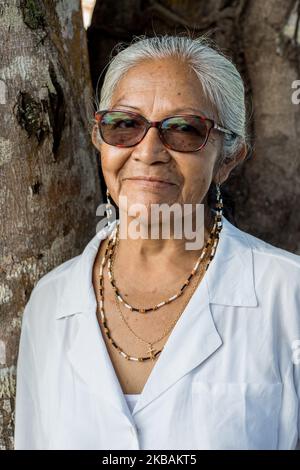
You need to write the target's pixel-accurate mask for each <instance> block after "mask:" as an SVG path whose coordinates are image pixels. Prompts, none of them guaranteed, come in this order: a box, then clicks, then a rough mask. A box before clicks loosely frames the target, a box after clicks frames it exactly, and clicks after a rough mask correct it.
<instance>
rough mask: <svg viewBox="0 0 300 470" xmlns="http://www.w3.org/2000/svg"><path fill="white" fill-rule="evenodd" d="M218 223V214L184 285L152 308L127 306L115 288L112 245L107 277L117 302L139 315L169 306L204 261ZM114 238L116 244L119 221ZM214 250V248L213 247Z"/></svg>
mask: <svg viewBox="0 0 300 470" xmlns="http://www.w3.org/2000/svg"><path fill="white" fill-rule="evenodd" d="M218 222H219V214H218V213H216V215H215V220H214V224H213V227H212V229H211V231H210V234H209V237H208V240H207V242H206V245H205V247H204V248H203V249H202V250H201V255H200V256H199V258H198V260H197V262H196V264H195V266H194V268H193V269H192V272H191V274H190V275H189V276H188V278H187V279H186V281H185V282H184V284H183V285H182V286H181V288H180V290H179V292H178V293H177V294H175V295H173V296H172V297H170V298H169V299H167V300H164V301H162V302H160V303H158V304H157V305H155V306H154V307H149V308H137V307H133V306H132V305H129V304H128V302H126V301H125V300H124V299H123V297H122V295H121V293H120V291H119V289H118V287H117V286H116V282H115V279H114V277H113V273H112V257H113V254H114V250H115V246H116V243H115V242H114V244H113V249H112V250H111V251H110V253H109V259H108V269H107V271H108V277H109V281H110V283H111V286H112V288H113V289H114V291H115V295H116V297H117V298H118V300H119V301H120V302H122V304H123V305H124V306H125V307H126V308H128V309H129V310H131V311H132V312H139V313H147V312H150V311H152V310H157V309H159V308H160V307H163V306H164V305H167V304H169V303H170V302H172V301H173V300H176V299H177V298H178V297H180V296H181V295H182V294H183V292H184V290H185V289H186V287H187V286H188V285H189V284H190V281H191V279H192V278H193V276H194V275H195V274H196V272H197V270H198V268H199V265H200V263H201V262H202V260H203V259H204V257H205V255H206V253H207V251H208V249H209V247H210V246H211V245H213V243H214V241H215V234H217V233H218V231H219V227H218ZM116 238H117V243H118V241H119V221H118V222H117V225H116ZM213 248H214V246H213Z"/></svg>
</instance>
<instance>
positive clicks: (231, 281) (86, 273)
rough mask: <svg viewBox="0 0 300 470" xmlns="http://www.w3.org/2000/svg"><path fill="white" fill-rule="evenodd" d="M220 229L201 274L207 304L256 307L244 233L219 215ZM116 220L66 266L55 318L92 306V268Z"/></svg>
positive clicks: (251, 256) (251, 269)
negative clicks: (211, 256) (205, 269)
mask: <svg viewBox="0 0 300 470" xmlns="http://www.w3.org/2000/svg"><path fill="white" fill-rule="evenodd" d="M222 220H223V228H222V230H221V233H220V239H219V244H218V247H217V250H216V254H215V257H214V259H213V261H212V263H211V264H210V266H209V269H208V270H207V273H206V275H205V277H204V280H205V283H206V284H207V292H208V297H209V303H211V304H220V305H229V306H230V305H231V306H240V307H256V306H257V298H256V294H255V288H254V272H253V253H252V249H251V246H250V244H249V242H248V239H247V234H246V233H245V232H243V231H242V230H240V229H238V228H237V227H235V226H234V225H233V224H231V223H230V222H229V221H228V220H227V219H226V218H225V217H224V216H223V219H222ZM115 223H116V221H114V222H113V223H112V225H111V226H110V227H107V226H106V227H104V228H103V229H102V230H100V231H99V232H97V234H96V235H95V236H94V237H93V238H92V239H91V240H90V242H89V243H88V244H87V245H86V247H85V248H84V250H83V252H82V253H81V254H80V255H79V256H77V257H76V258H74V261H73V263H72V264H71V266H68V267H67V272H66V277H67V282H66V281H65V285H64V286H63V291H62V294H61V297H60V302H59V308H58V310H57V314H56V318H62V317H66V316H69V315H73V314H75V313H88V312H89V311H90V310H91V308H93V307H94V305H95V294H94V289H93V284H92V268H93V264H94V260H95V257H96V255H97V252H98V249H99V245H100V243H101V240H103V239H105V238H106V237H107V236H108V235H109V233H110V232H111V230H113V227H114V226H115Z"/></svg>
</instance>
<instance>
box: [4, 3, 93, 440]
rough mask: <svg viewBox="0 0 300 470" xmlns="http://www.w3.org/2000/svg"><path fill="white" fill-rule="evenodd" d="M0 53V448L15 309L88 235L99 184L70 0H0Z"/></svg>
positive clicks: (18, 313)
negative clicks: (41, 279)
mask: <svg viewBox="0 0 300 470" xmlns="http://www.w3.org/2000/svg"><path fill="white" fill-rule="evenodd" d="M0 54H1V57H0V84H1V88H0V111H1V126H0V213H1V225H0V309H1V313H0V449H13V446H14V442H13V432H14V398H15V382H16V380H15V372H16V360H17V353H18V343H19V335H20V327H21V321H22V313H23V309H24V306H25V304H26V303H27V301H28V299H29V296H30V293H31V290H32V288H33V287H34V285H35V283H36V282H37V280H39V279H40V278H41V277H42V276H43V275H44V274H46V273H47V272H48V271H50V270H51V269H52V268H54V267H56V266H57V265H59V264H61V263H62V262H64V261H65V260H67V259H69V258H71V257H73V256H76V255H77V254H79V253H80V252H81V251H82V249H83V247H84V245H85V244H86V243H87V241H88V240H89V239H90V238H91V237H92V236H94V235H95V233H96V220H95V214H96V207H97V206H98V204H99V203H100V185H99V175H98V168H97V158H96V153H95V151H94V148H93V146H92V144H91V139H90V135H89V131H90V127H91V126H90V124H91V122H92V121H91V118H92V115H91V111H92V87H91V83H90V76H89V64H88V57H87V47H86V37H85V31H84V28H83V24H82V13H81V7H80V2H79V0H73V1H71V2H68V1H64V0H58V1H55V2H53V1H50V0H47V1H43V2H42V1H39V0H19V1H18V0H7V1H5V0H0ZM41 314H42V312H41Z"/></svg>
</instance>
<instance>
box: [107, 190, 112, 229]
mask: <svg viewBox="0 0 300 470" xmlns="http://www.w3.org/2000/svg"><path fill="white" fill-rule="evenodd" d="M109 196H110V194H109V191H108V189H107V188H106V198H107V202H106V204H105V210H106V216H107V225H108V226H110V225H111V224H112V222H113V220H114V219H113V217H112V215H113V210H114V206H113V205H112V203H111V200H110V199H109Z"/></svg>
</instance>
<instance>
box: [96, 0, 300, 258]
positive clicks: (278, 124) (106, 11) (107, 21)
mask: <svg viewBox="0 0 300 470" xmlns="http://www.w3.org/2000/svg"><path fill="white" fill-rule="evenodd" d="M299 17H300V0H287V1H285V2H283V1H282V0H268V1H264V2H263V1H261V0H197V1H195V0H176V1H174V0H161V1H155V0H146V1H143V2H141V1H139V0H115V1H114V2H113V6H112V2H110V1H108V0H98V1H97V3H96V7H95V9H94V13H93V18H92V22H91V26H90V28H89V29H88V45H89V54H90V64H91V76H92V83H93V86H94V88H95V89H96V85H97V81H98V78H99V76H100V74H101V79H100V80H99V84H98V90H100V88H101V85H102V83H103V78H104V75H105V73H104V72H105V66H106V65H107V62H108V58H109V56H110V54H111V52H112V53H113V54H114V53H115V52H114V51H115V50H113V49H114V47H115V46H116V44H118V43H119V42H121V41H122V42H129V41H131V39H132V37H133V35H140V34H147V35H151V36H153V35H155V34H165V33H169V34H181V33H182V32H189V34H190V35H192V36H198V35H202V34H208V35H209V36H210V37H211V38H212V39H214V40H215V41H216V43H217V44H218V45H219V46H220V47H221V48H222V50H223V51H224V52H225V53H226V54H227V55H228V56H229V57H231V58H232V59H233V61H234V63H235V64H236V65H237V68H238V69H239V71H240V73H241V75H242V77H243V79H244V82H245V84H246V100H247V106H248V110H249V113H248V117H249V133H250V135H251V140H252V143H253V152H251V153H250V154H249V155H248V158H247V160H246V161H245V162H244V163H243V164H242V165H239V166H238V167H237V168H236V169H235V170H234V171H233V172H232V173H231V175H230V176H229V179H228V180H227V182H226V183H225V184H224V185H222V188H223V193H224V195H225V200H226V204H227V207H228V209H229V208H231V211H232V218H233V220H235V222H236V225H237V226H238V227H239V228H241V229H242V230H245V231H247V232H249V233H251V234H253V235H255V236H257V237H259V238H262V239H264V240H265V241H267V242H269V243H272V244H273V245H276V246H279V247H281V248H284V249H286V250H289V251H292V252H295V253H297V254H300V239H299V233H300V215H299V210H298V207H297V201H298V200H299V195H300V184H299V179H300V160H299V144H300V119H299V118H300V105H298V106H297V105H295V104H293V103H292V100H291V96H292V92H293V90H292V83H293V81H294V80H299V79H300V52H299V51H300V41H299V37H300V27H299Z"/></svg>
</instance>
